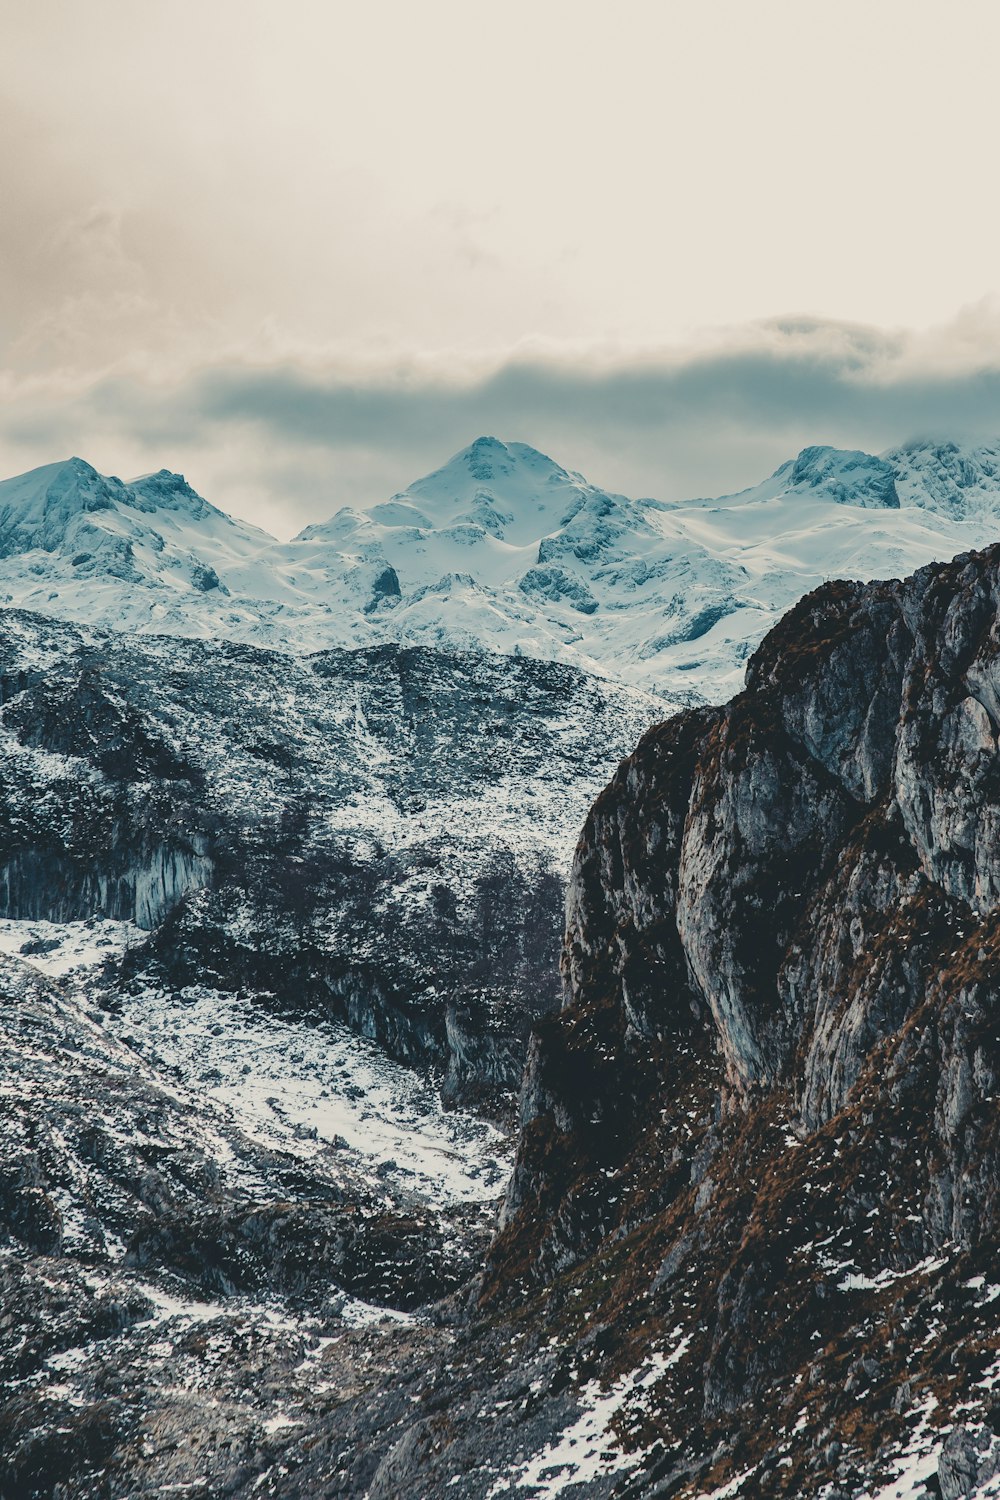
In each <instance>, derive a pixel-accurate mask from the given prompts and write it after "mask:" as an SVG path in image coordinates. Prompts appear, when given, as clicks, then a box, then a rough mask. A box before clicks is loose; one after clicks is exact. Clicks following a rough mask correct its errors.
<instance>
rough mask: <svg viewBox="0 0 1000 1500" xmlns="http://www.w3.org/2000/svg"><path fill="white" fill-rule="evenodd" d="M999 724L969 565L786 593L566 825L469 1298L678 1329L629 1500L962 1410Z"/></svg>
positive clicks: (863, 1445) (766, 1468)
mask: <svg viewBox="0 0 1000 1500" xmlns="http://www.w3.org/2000/svg"><path fill="white" fill-rule="evenodd" d="M998 726H1000V549H996V548H995V549H992V550H990V551H988V552H984V553H981V554H974V555H972V556H969V557H966V558H960V559H958V560H957V561H956V562H954V563H953V564H951V565H949V566H947V567H941V568H934V569H926V570H924V571H923V572H921V573H918V574H916V575H915V576H914V577H913V578H911V579H908V580H906V581H904V582H901V583H900V582H891V583H882V584H873V585H869V586H867V587H864V586H860V585H848V584H831V585H828V586H826V587H824V588H822V589H820V590H818V591H817V592H816V593H814V594H812V595H810V596H808V597H807V598H806V599H804V600H803V601H802V602H801V603H800V604H799V605H798V606H797V607H796V608H795V609H794V610H793V611H792V612H791V613H790V614H789V615H788V616H787V617H786V619H785V620H784V621H783V622H782V623H781V625H780V626H779V627H778V628H777V629H776V630H774V631H773V632H772V634H771V635H770V636H769V637H768V638H767V639H766V640H765V642H764V643H763V645H762V646H761V648H760V649H759V651H758V652H757V653H756V655H755V656H754V657H753V659H752V661H751V663H750V666H749V669H748V673H747V687H746V690H745V692H744V693H742V694H741V695H740V696H739V697H738V698H736V699H734V700H733V701H732V702H731V703H730V704H729V705H727V706H726V707H725V708H722V709H718V710H705V711H699V712H697V713H687V714H684V715H681V716H680V717H678V718H675V719H673V720H671V721H670V722H669V723H667V724H665V725H662V726H660V727H658V728H656V729H654V730H652V731H650V732H649V733H648V734H647V735H646V736H645V738H644V739H643V740H642V742H641V743H640V745H639V747H638V749H637V750H636V751H635V753H634V754H633V755H632V756H631V757H629V759H628V760H626V761H625V762H624V763H623V764H622V766H621V767H620V769H619V771H618V773H617V774H616V776H615V777H614V779H613V781H612V782H611V784H610V786H609V787H608V788H607V790H606V791H605V792H604V793H603V794H602V796H601V797H600V798H599V799H598V801H597V803H596V804H595V806H594V808H593V810H592V811H591V813H590V816H589V817H588V819H587V822H586V825H585V828H584V831H583V835H582V837H581V840H580V844H579V847H578V850H577V854H576V860H575V866H574V870H573V874H572V877H571V882H570V891H569V898H568V906H567V934H566V944H565V950H564V959H563V972H564V980H565V998H564V1008H563V1010H562V1012H561V1013H560V1014H559V1015H558V1016H556V1017H552V1018H550V1019H548V1020H546V1021H545V1022H543V1023H542V1026H541V1028H540V1030H539V1032H538V1033H537V1035H536V1037H535V1040H534V1041H533V1043H532V1046H531V1049H530V1053H529V1061H528V1069H527V1074H526V1077H525V1082H524V1087H523V1096H522V1134H521V1142H520V1148H519V1153H518V1160H517V1166H516V1169H515V1172H514V1176H513V1179H512V1182H511V1185H510V1189H509V1192H508V1197H507V1203H506V1207H505V1211H504V1227H503V1230H502V1232H501V1234H500V1236H499V1238H498V1240H497V1242H496V1244H495V1246H494V1248H493V1252H492V1256H491V1263H490V1268H489V1271H488V1274H487V1278H486V1281H485V1284H484V1291H483V1298H484V1306H486V1307H493V1306H498V1305H503V1304H504V1303H505V1302H506V1300H507V1299H508V1297H509V1295H510V1287H511V1286H512V1285H513V1286H517V1287H518V1288H519V1289H521V1290H522V1291H527V1292H528V1293H529V1294H531V1295H539V1294H541V1295H542V1296H543V1297H544V1296H551V1292H552V1288H553V1287H555V1286H565V1285H566V1284H567V1283H569V1284H572V1285H575V1286H578V1287H580V1288H581V1289H583V1288H586V1291H584V1292H581V1295H583V1296H585V1297H586V1298H587V1301H588V1304H589V1305H588V1318H589V1322H590V1326H591V1328H592V1329H593V1327H595V1326H596V1327H598V1328H600V1327H606V1328H607V1329H609V1330H612V1332H611V1334H610V1336H611V1339H612V1343H613V1345H614V1347H615V1350H616V1353H615V1355H614V1356H613V1360H612V1361H611V1362H609V1364H608V1368H609V1369H614V1368H619V1369H620V1368H625V1367H627V1366H628V1365H629V1363H630V1362H632V1363H634V1362H635V1361H636V1360H637V1359H638V1358H639V1355H640V1351H642V1352H643V1353H644V1354H645V1355H647V1356H648V1355H649V1354H650V1353H651V1352H655V1350H656V1349H657V1348H658V1347H659V1346H660V1342H661V1341H663V1342H664V1343H665V1342H667V1341H668V1337H669V1339H672V1341H673V1346H674V1347H675V1348H676V1345H677V1340H678V1338H679V1337H680V1336H681V1335H683V1338H684V1339H685V1340H686V1341H687V1342H686V1343H685V1348H684V1357H683V1358H682V1359H679V1360H678V1361H677V1366H676V1371H675V1372H674V1374H673V1376H672V1378H671V1380H670V1381H669V1382H666V1383H664V1384H663V1385H662V1387H658V1388H657V1390H658V1400H657V1402H656V1403H655V1404H656V1408H657V1415H656V1419H655V1420H653V1421H652V1422H650V1421H646V1422H645V1424H644V1425H643V1424H640V1425H641V1426H642V1433H643V1437H642V1439H641V1441H644V1442H646V1443H647V1444H650V1445H651V1446H650V1447H649V1448H648V1449H647V1452H646V1458H645V1459H644V1463H645V1464H646V1466H647V1470H648V1476H647V1477H648V1479H649V1483H650V1485H652V1480H653V1478H654V1477H655V1474H654V1470H656V1472H657V1473H659V1475H660V1478H661V1479H662V1477H663V1475H664V1474H667V1473H670V1474H672V1475H673V1479H672V1480H671V1487H669V1488H665V1489H663V1490H660V1489H653V1488H650V1489H649V1493H657V1494H660V1493H664V1494H666V1493H669V1494H675V1493H676V1494H680V1493H687V1492H688V1489H687V1484H688V1480H687V1479H685V1478H684V1475H688V1476H689V1477H690V1475H691V1474H695V1475H699V1476H701V1478H702V1479H703V1478H704V1477H705V1476H706V1475H707V1474H708V1473H709V1472H711V1474H712V1476H713V1479H714V1480H716V1479H717V1480H718V1481H719V1482H721V1480H722V1479H725V1478H728V1477H732V1474H733V1472H734V1471H736V1470H738V1469H741V1468H745V1469H746V1470H747V1472H750V1471H752V1472H753V1473H754V1474H755V1475H756V1476H757V1477H756V1479H755V1481H754V1482H755V1483H758V1484H760V1483H763V1482H764V1479H766V1485H765V1488H768V1489H774V1490H775V1491H776V1492H777V1491H779V1490H783V1491H784V1492H787V1493H790V1494H803V1493H814V1492H815V1493H818V1492H819V1489H820V1487H821V1485H822V1483H827V1482H829V1483H834V1482H836V1483H837V1484H840V1485H842V1486H843V1487H844V1493H847V1494H850V1493H860V1489H854V1488H852V1486H854V1485H855V1483H856V1484H858V1485H860V1482H861V1476H864V1475H870V1474H871V1473H872V1472H873V1468H872V1466H873V1464H875V1462H876V1459H878V1461H879V1462H883V1461H884V1462H888V1460H887V1459H886V1454H887V1453H888V1452H889V1451H890V1450H891V1449H892V1445H893V1444H894V1443H895V1444H896V1445H897V1446H899V1447H900V1448H903V1447H905V1444H906V1443H907V1442H908V1441H910V1440H911V1439H912V1440H914V1441H915V1439H914V1438H913V1432H914V1430H915V1423H916V1418H915V1417H914V1416H913V1411H914V1410H915V1409H916V1407H917V1406H919V1404H920V1402H921V1401H923V1402H925V1403H926V1402H928V1401H930V1400H931V1397H933V1402H932V1404H933V1405H934V1406H935V1410H936V1412H937V1415H936V1417H935V1418H934V1421H935V1422H938V1421H940V1422H941V1423H942V1431H945V1430H947V1422H948V1421H949V1420H955V1413H956V1411H958V1410H959V1406H960V1398H961V1399H962V1400H964V1401H965V1402H966V1406H965V1407H964V1408H962V1409H961V1412H962V1420H963V1421H965V1422H966V1424H967V1425H968V1424H971V1427H973V1428H974V1427H975V1426H976V1423H977V1422H979V1423H980V1425H982V1424H984V1423H985V1424H986V1425H987V1426H988V1425H989V1421H991V1420H992V1418H989V1413H988V1410H987V1408H989V1410H992V1408H991V1407H990V1402H991V1400H992V1398H991V1397H990V1396H989V1384H990V1382H989V1379H985V1384H984V1383H983V1382H984V1378H985V1377H986V1375H987V1372H988V1369H989V1367H990V1365H991V1363H993V1362H995V1360H996V1358H997V1355H998V1352H1000V1333H998V1328H997V1316H996V1313H995V1311H994V1309H993V1303H992V1302H990V1301H989V1299H988V1298H987V1299H986V1300H984V1295H983V1292H982V1290H981V1289H982V1288H983V1286H984V1278H985V1281H986V1282H988V1281H989V1278H990V1275H991V1274H992V1275H993V1279H994V1280H995V1254H996V1250H997V1247H998V1242H1000V1156H998V1147H1000V1110H998V1108H997V1102H996V1101H997V1092H998V1088H1000V1030H998V1021H1000V838H998V831H1000V830H998V818H1000V759H998V755H997V731H998ZM991 1268H992V1272H991ZM543 1289H548V1291H544V1290H543ZM977 1289H979V1290H977ZM935 1308H936V1312H935V1311H933V1309H935ZM859 1391H861V1392H863V1400H862V1399H861V1398H860V1397H857V1396H856V1393H857V1392H859ZM928 1409H929V1408H928ZM907 1413H909V1414H910V1415H909V1417H908V1416H907ZM796 1424H798V1425H797V1426H796ZM984 1430H985V1428H984ZM793 1434H796V1435H795V1436H793ZM654 1438H655V1442H654V1441H653V1440H654ZM990 1441H992V1439H990ZM635 1442H636V1446H637V1447H638V1446H639V1445H640V1438H639V1436H638V1435H637V1436H636V1438H635ZM939 1446H940V1445H939ZM989 1446H990V1445H989V1443H988V1442H987V1443H986V1448H987V1449H988V1448H989ZM654 1449H655V1451H656V1453H657V1457H656V1459H655V1461H654V1459H653V1458H652V1457H650V1456H649V1455H650V1454H651V1453H652V1452H653V1451H654ZM879 1455H881V1458H880V1457H879ZM948 1462H949V1461H948V1460H946V1459H945V1460H942V1469H941V1472H942V1474H943V1473H944V1472H945V1470H946V1469H947V1463H948ZM657 1465H659V1468H658V1469H657ZM692 1465H693V1468H692ZM762 1476H763V1478H762ZM690 1482H691V1484H692V1485H694V1479H693V1478H692V1479H691V1481H690ZM941 1482H942V1483H943V1480H942V1481H941ZM950 1482H951V1481H950V1480H949V1483H950ZM699 1483H700V1480H699ZM637 1484H638V1488H637V1489H636V1493H645V1492H646V1490H645V1489H644V1488H643V1485H642V1483H639V1482H638V1481H637ZM705 1487H706V1488H710V1487H711V1486H709V1485H706V1486H705ZM698 1492H699V1489H698V1487H697V1486H695V1488H694V1489H693V1490H692V1493H698ZM953 1493H955V1494H967V1493H971V1490H963V1489H956V1490H953Z"/></svg>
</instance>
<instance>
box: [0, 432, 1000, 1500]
mask: <svg viewBox="0 0 1000 1500" xmlns="http://www.w3.org/2000/svg"><path fill="white" fill-rule="evenodd" d="M998 454H1000V449H995V448H993V447H987V446H980V447H975V448H972V447H966V448H960V447H958V446H957V445H949V444H937V445H934V444H929V443H916V444H912V445H909V446H907V447H905V448H901V449H898V450H893V451H892V452H890V453H887V454H883V455H882V456H881V457H875V456H872V455H868V454H864V453H859V452H844V451H840V450H834V449H831V448H809V449H806V450H805V451H804V452H803V453H801V454H800V455H799V456H798V457H797V458H796V459H794V460H791V461H789V462H788V463H786V464H784V465H782V466H781V468H779V469H778V470H777V471H776V473H775V474H774V475H772V476H771V477H770V478H769V479H767V480H765V481H764V482H763V483H762V484H759V485H757V486H756V487H754V488H752V489H749V490H746V491H743V492H741V493H740V494H737V495H733V496H727V497H723V498H721V499H718V500H690V501H686V502H680V503H674V504H666V503H663V502H659V501H655V500H630V499H627V498H625V497H623V496H619V495H614V494H610V493H607V492H604V491H602V490H599V489H596V488H595V487H594V486H592V485H590V484H588V483H587V481H585V480H584V479H582V478H581V477H580V476H579V475H576V474H573V473H571V472H569V471H567V470H563V469H561V468H559V466H558V465H556V464H554V463H553V462H552V461H551V460H549V459H547V458H545V457H544V456H543V455H541V454H539V453H537V452H536V451H535V450H533V449H531V448H528V447H525V446H524V445H519V444H514V443H509V444H503V443H500V442H498V441H497V440H495V439H489V438H484V439H480V440H478V441H477V442H476V443H474V444H472V445H471V447H469V448H467V449H465V450H463V451H462V452H461V453H459V454H458V455H456V457H455V458H453V459H452V460H451V461H450V462H449V463H448V464H446V465H445V466H444V468H443V469H441V470H439V471H437V472H435V473H434V474H432V475H429V476H428V477H427V478H426V479H423V480H420V481H417V482H416V483H415V484H413V485H411V486H410V488H409V489H408V490H406V491H404V492H402V493H401V494H399V495H396V496H394V497H393V498H392V499H390V500H388V501H386V502H384V503H382V504H378V505H372V506H368V507H358V508H352V509H346V510H341V511H340V512H338V514H337V515H335V516H334V517H333V518H332V519H331V520H330V521H329V522H327V523H324V524H323V525H319V526H314V527H310V528H307V530H306V531H305V532H303V533H302V534H301V535H300V536H299V537H297V538H295V539H294V540H293V541H291V542H288V543H279V542H278V541H276V540H275V539H274V538H272V537H269V536H267V535H266V534H265V533H263V532H261V531H258V530H255V529H254V528H253V527H250V526H248V525H247V524H245V523H244V522H242V521H239V520H235V519H232V518H230V517H228V516H226V515H224V514H223V513H222V512H221V511H219V510H218V509H216V508H215V507H213V506H212V505H210V504H209V503H208V502H207V501H206V500H204V499H202V498H201V497H200V496H199V495H197V494H196V493H195V491H194V490H193V489H191V488H190V487H189V486H188V485H187V484H186V482H185V481H184V480H183V479H182V478H181V477H180V476H179V475H174V474H170V473H168V472H166V471H161V472H159V473H157V474H154V475H148V476H145V477H143V478H140V479H137V480H133V481H130V482H128V483H125V482H123V481H121V480H119V479H116V478H111V477H105V476H102V475H100V474H98V473H97V472H96V471H95V470H94V469H93V468H91V467H90V466H89V465H87V464H85V463H84V462H82V461H81V460H79V459H72V460H69V461H68V462H66V463H61V464H54V465H49V466H46V467H45V468H43V469H38V470H35V471H33V472H32V473H30V474H27V475H23V476H20V477H19V478H17V479H14V480H8V481H6V483H5V484H3V485H0V592H3V593H5V594H6V596H7V597H6V602H5V604H0V1383H2V1391H0V1497H3V1500H7V1497H16V1500H22V1497H24V1500H126V1497H128V1500H134V1497H135V1500H138V1497H146V1496H149V1497H152V1496H163V1495H172V1494H183V1495H184V1496H186V1497H188V1500H216V1497H217V1496H220V1495H230V1496H233V1497H237V1500H238V1497H243V1500H256V1497H258V1496H260V1495H272V1496H276V1497H278V1500H314V1497H316V1496H318V1495H323V1496H330V1497H344V1500H346V1497H361V1496H364V1497H366V1500H414V1497H421V1500H422V1497H425V1496H426V1497H428V1500H430V1497H434V1496H437V1495H447V1496H454V1497H455V1500H500V1497H502V1496H513V1495H522V1496H524V1497H525V1500H551V1497H554V1496H563V1497H565V1500H612V1497H616V1500H735V1497H737V1496H744V1497H748V1500H749V1497H755V1496H774V1497H779V1496H780V1497H784V1500H795V1497H809V1500H932V1497H934V1500H989V1497H995V1496H997V1495H998V1494H1000V1407H998V1405H997V1401H996V1389H997V1387H998V1383H1000V1322H998V1314H997V1309H998V1308H1000V1287H998V1286H997V1284H996V1283H997V1275H996V1264H997V1254H998V1247H1000V1169H998V1164H997V1163H998V1131H997V1119H998V1116H997V1110H996V1099H997V1091H998V1088H1000V1053H998V1046H997V1034H998V1033H997V1024H996V1018H997V1007H998V999H997V997H998V994H1000V988H998V979H997V976H998V974H1000V862H998V859H997V852H996V850H997V829H998V828H1000V810H998V809H1000V781H998V777H997V764H998V759H997V756H998V749H997V746H998V735H1000V630H998V626H997V621H998V618H1000V545H993V546H988V547H986V549H985V550H984V551H978V552H969V551H968V549H969V548H970V547H972V546H980V545H982V544H983V543H986V542H989V541H990V540H991V539H992V538H993V536H994V535H996V533H997V531H998V529H1000V458H998ZM918 564H920V565H921V566H920V567H919V568H918V569H917V571H916V572H915V573H912V576H910V577H907V578H906V579H904V580H902V581H897V580H895V579H890V580H889V581H874V582H863V581H859V580H864V579H871V578H873V577H874V578H876V580H877V578H878V575H881V574H898V573H904V572H911V571H912V569H913V568H914V567H916V566H917V565H918ZM830 575H847V576H846V577H844V576H840V577H837V578H835V579H834V581H827V582H823V581H822V580H824V579H828V578H829V577H830ZM779 617H780V618H779ZM761 636H763V640H761ZM724 699H727V700H728V701H726V702H722V703H721V706H720V702H719V701H718V700H724ZM713 700H716V701H713ZM588 809H589V811H588Z"/></svg>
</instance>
